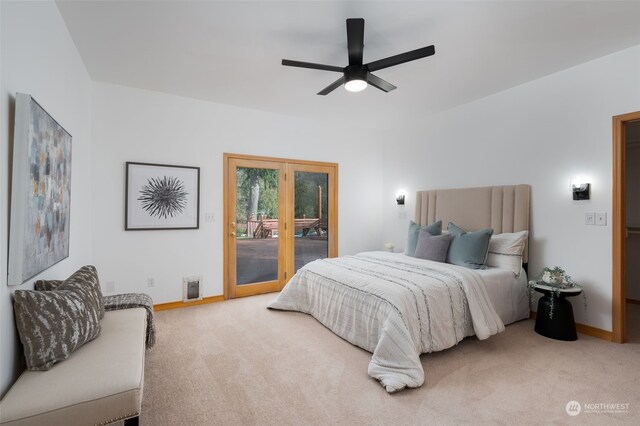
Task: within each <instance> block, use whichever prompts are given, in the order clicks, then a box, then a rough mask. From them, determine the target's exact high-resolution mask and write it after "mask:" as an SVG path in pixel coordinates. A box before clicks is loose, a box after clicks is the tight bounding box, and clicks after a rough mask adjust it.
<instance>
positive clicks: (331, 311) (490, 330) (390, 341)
mask: <svg viewBox="0 0 640 426" xmlns="http://www.w3.org/2000/svg"><path fill="white" fill-rule="evenodd" d="M269 308H272V309H282V310H291V311H299V312H304V313H308V314H311V315H312V316H313V317H314V318H316V319H317V320H318V321H320V322H321V323H322V324H324V325H325V326H326V327H328V328H329V329H330V330H331V331H333V332H334V333H336V334H337V335H338V336H340V337H342V338H343V339H345V340H347V341H349V342H351V343H352V344H354V345H357V346H359V347H361V348H363V349H365V350H367V351H369V352H371V353H373V356H372V358H371V362H370V363H369V370H368V372H369V376H371V377H373V378H375V379H378V380H379V381H380V383H381V384H382V386H384V388H385V389H386V390H387V392H396V391H398V390H401V389H403V388H405V387H418V386H421V385H422V383H423V382H424V371H423V370H422V364H421V363H420V354H421V353H429V352H433V351H440V350H443V349H447V348H450V347H452V346H454V345H456V344H457V343H458V342H460V341H461V340H462V339H464V338H465V337H466V336H470V335H473V334H475V335H476V336H477V337H478V339H486V338H488V337H489V336H491V335H494V334H496V333H499V332H501V331H504V324H503V323H502V320H501V319H500V317H499V316H498V314H497V313H496V311H495V309H494V308H493V305H492V303H491V301H490V300H489V297H488V295H487V291H486V289H485V285H484V281H483V280H482V277H481V276H480V274H478V273H477V272H475V271H472V270H470V269H466V268H463V267H460V266H455V265H449V264H444V263H437V262H431V261H428V260H422V259H416V258H413V257H409V256H405V255H402V254H393V253H385V252H367V253H360V254H358V255H355V256H345V257H339V258H334V259H323V260H316V261H314V262H311V263H308V264H307V265H305V266H304V267H303V268H301V269H300V270H299V271H298V272H297V273H296V275H294V276H293V278H292V279H291V281H289V283H288V284H287V285H286V287H285V288H284V289H283V290H282V292H281V293H280V294H279V295H278V297H277V299H276V300H274V301H273V302H271V304H270V305H269Z"/></svg>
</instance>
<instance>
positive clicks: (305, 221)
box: [293, 171, 330, 271]
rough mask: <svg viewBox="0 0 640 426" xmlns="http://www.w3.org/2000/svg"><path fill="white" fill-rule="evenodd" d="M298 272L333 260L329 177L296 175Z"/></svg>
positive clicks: (295, 211)
mask: <svg viewBox="0 0 640 426" xmlns="http://www.w3.org/2000/svg"><path fill="white" fill-rule="evenodd" d="M294 224H295V226H294V228H295V230H294V234H295V237H294V239H293V241H294V266H295V271H297V270H298V269H300V268H301V267H302V266H304V265H305V264H307V263H309V262H312V261H314V260H316V259H324V258H326V257H328V256H329V232H330V230H329V174H328V173H317V172H306V171H295V172H294Z"/></svg>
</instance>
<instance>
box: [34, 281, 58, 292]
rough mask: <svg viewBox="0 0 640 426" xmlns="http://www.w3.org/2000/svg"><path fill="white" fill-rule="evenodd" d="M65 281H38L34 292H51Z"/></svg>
mask: <svg viewBox="0 0 640 426" xmlns="http://www.w3.org/2000/svg"><path fill="white" fill-rule="evenodd" d="M63 282H64V280H38V281H36V282H35V283H34V287H35V288H34V290H38V291H49V290H55V289H56V287H58V286H59V285H60V284H62V283H63Z"/></svg>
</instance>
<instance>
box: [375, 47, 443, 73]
mask: <svg viewBox="0 0 640 426" xmlns="http://www.w3.org/2000/svg"><path fill="white" fill-rule="evenodd" d="M434 53H436V48H435V47H434V46H427V47H422V48H420V49H416V50H412V51H410V52H405V53H401V54H399V55H394V56H389V57H388V58H384V59H380V60H378V61H373V62H370V63H368V64H367V67H369V71H378V70H381V69H383V68H389V67H392V66H394V65H399V64H404V63H405V62H409V61H415V60H416V59H420V58H426V57H427V56H431V55H433V54H434Z"/></svg>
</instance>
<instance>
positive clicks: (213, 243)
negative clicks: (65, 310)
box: [92, 83, 382, 303]
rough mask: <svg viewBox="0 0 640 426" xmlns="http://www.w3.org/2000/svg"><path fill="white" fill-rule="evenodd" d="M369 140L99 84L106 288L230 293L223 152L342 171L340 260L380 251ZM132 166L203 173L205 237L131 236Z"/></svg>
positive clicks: (177, 295) (97, 250)
mask: <svg viewBox="0 0 640 426" xmlns="http://www.w3.org/2000/svg"><path fill="white" fill-rule="evenodd" d="M372 140H376V139H375V137H374V133H373V131H371V130H367V129H360V128H354V127H351V126H348V125H347V124H344V123H342V124H341V123H336V122H310V121H306V120H302V119H295V118H291V117H284V116H280V115H275V114H270V113H265V112H258V111H253V110H247V109H243V108H237V107H231V106H224V105H219V104H214V103H210V102H205V101H199V100H194V99H189V98H182V97H178V96H173V95H167V94H161V93H156V92H150V91H144V90H138V89H132V88H128V87H123V86H118V85H111V84H104V83H96V84H94V93H93V160H92V169H93V178H92V181H93V191H92V192H93V194H94V197H93V217H94V222H93V223H94V227H93V236H94V246H93V255H94V263H95V265H96V266H97V268H98V271H99V273H100V277H101V280H102V282H103V284H104V282H105V281H115V289H116V292H117V293H121V292H146V293H148V294H150V295H151V296H152V297H153V299H154V302H155V303H163V302H172V301H177V300H181V299H182V289H181V282H182V277H184V276H190V275H196V274H202V275H203V276H204V288H203V293H204V296H211V295H220V294H222V293H223V235H222V230H223V225H222V218H223V170H222V166H223V160H222V155H223V153H224V152H229V153H240V154H253V155H263V156H271V157H285V158H294V159H304V160H317V161H330V162H337V163H339V208H340V213H339V214H340V216H339V252H340V254H350V253H355V252H358V251H362V250H371V249H380V248H381V241H382V240H381V237H380V234H379V230H380V229H381V227H382V212H381V208H380V206H381V202H380V189H381V187H382V172H381V170H382V157H381V147H380V145H379V144H378V143H376V142H372ZM126 161H140V162H148V163H160V164H177V165H189V166H198V167H200V168H201V169H200V188H201V189H200V197H201V198H200V204H201V212H200V229H198V230H177V231H176V230H172V231H124V188H125V184H124V177H125V162H126ZM204 212H213V213H214V214H215V222H214V223H207V222H205V221H204ZM148 277H153V278H155V287H153V288H149V287H147V278H148Z"/></svg>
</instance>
